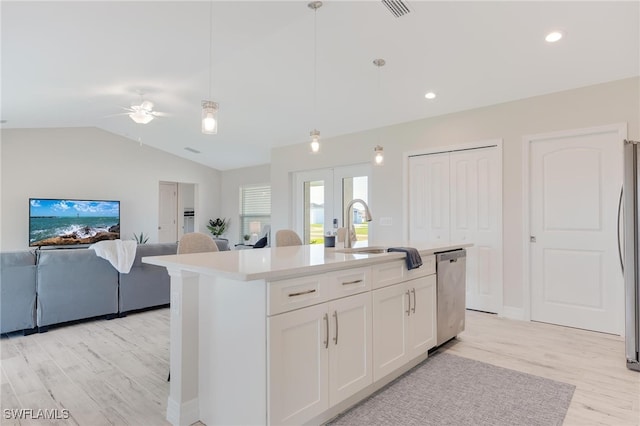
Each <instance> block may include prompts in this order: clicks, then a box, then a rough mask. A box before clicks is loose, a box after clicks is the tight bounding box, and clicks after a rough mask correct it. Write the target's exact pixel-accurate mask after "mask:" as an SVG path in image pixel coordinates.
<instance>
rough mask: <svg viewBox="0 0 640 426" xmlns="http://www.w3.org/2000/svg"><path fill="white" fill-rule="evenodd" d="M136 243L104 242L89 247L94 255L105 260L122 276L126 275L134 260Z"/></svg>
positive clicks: (127, 241)
mask: <svg viewBox="0 0 640 426" xmlns="http://www.w3.org/2000/svg"><path fill="white" fill-rule="evenodd" d="M137 247H138V243H137V242H135V241H134V240H126V241H123V240H106V241H98V242H97V243H95V244H92V245H91V246H89V248H90V249H93V250H95V252H96V255H98V256H100V257H101V258H103V259H107V260H108V261H109V262H111V264H112V265H113V267H114V268H116V269H117V270H118V272H121V273H123V274H128V273H129V271H130V270H131V266H133V261H134V260H135V258H136V248H137Z"/></svg>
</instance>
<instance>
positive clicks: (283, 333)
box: [268, 303, 329, 425]
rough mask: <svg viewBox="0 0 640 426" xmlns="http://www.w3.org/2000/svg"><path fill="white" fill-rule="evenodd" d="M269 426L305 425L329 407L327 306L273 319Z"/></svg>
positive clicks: (270, 344)
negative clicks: (274, 425)
mask: <svg viewBox="0 0 640 426" xmlns="http://www.w3.org/2000/svg"><path fill="white" fill-rule="evenodd" d="M268 327H269V336H268V339H269V351H268V354H269V355H268V356H269V361H268V362H269V423H270V424H277V425H281V424H302V423H304V422H305V421H307V420H309V419H311V418H313V417H314V416H316V415H318V414H320V413H322V412H323V411H325V410H326V409H327V408H329V375H328V354H329V351H328V350H327V346H328V344H329V341H328V339H329V335H328V328H329V318H328V314H327V304H326V303H325V304H322V305H317V306H310V307H308V308H304V309H300V310H297V311H292V312H287V313H284V314H280V315H275V316H272V317H270V318H269V319H268Z"/></svg>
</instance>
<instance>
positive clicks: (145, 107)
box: [139, 101, 153, 112]
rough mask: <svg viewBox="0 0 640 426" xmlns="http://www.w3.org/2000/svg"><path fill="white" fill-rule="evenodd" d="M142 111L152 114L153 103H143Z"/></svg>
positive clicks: (141, 105)
mask: <svg viewBox="0 0 640 426" xmlns="http://www.w3.org/2000/svg"><path fill="white" fill-rule="evenodd" d="M139 108H140V109H142V110H144V111H147V112H151V111H152V110H153V102H151V101H143V102H142V103H141V104H140V107H139Z"/></svg>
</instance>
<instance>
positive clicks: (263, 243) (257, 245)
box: [253, 237, 267, 248]
mask: <svg viewBox="0 0 640 426" xmlns="http://www.w3.org/2000/svg"><path fill="white" fill-rule="evenodd" d="M266 246H267V237H262V238H260V239H259V240H258V241H256V243H255V244H254V245H253V248H263V247H266Z"/></svg>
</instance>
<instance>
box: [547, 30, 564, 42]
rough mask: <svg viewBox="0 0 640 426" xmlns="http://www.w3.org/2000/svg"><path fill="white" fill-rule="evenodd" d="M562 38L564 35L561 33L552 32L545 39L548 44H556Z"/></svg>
mask: <svg viewBox="0 0 640 426" xmlns="http://www.w3.org/2000/svg"><path fill="white" fill-rule="evenodd" d="M561 38H562V33H561V32H560V31H552V32H550V33H549V34H547V36H546V37H545V38H544V39H545V40H546V41H547V42H548V43H555V42H556V41H558V40H560V39H561Z"/></svg>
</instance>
